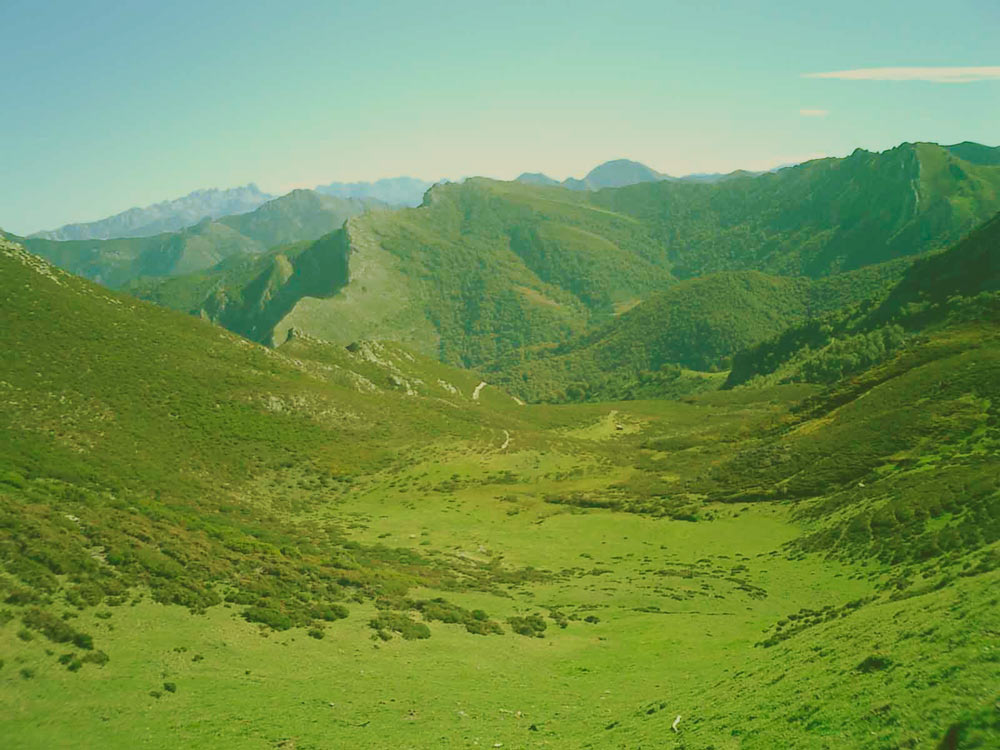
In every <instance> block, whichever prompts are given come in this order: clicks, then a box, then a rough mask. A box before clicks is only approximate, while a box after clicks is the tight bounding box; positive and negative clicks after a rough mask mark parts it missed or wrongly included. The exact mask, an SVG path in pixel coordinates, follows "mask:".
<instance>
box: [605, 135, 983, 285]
mask: <svg viewBox="0 0 1000 750" xmlns="http://www.w3.org/2000/svg"><path fill="white" fill-rule="evenodd" d="M594 202H595V203H597V204H599V205H602V206H604V207H606V208H608V209H610V210H613V211H618V212H620V213H625V214H628V215H631V216H634V217H635V218H637V219H638V220H640V221H642V222H643V224H644V225H646V226H648V227H651V229H652V231H653V232H654V236H655V237H656V239H657V241H658V242H659V244H660V245H661V247H662V248H663V251H664V253H665V254H666V256H667V258H668V259H669V261H670V263H671V264H672V270H673V272H674V274H675V275H677V276H681V277H690V276H700V275H703V274H706V273H710V272H713V271H720V270H739V269H753V270H758V271H763V272H767V273H776V274H782V275H806V276H810V277H814V278H815V277H819V276H824V275H827V274H830V273H834V272H838V271H845V270H851V269H856V268H860V267H862V266H866V265H870V264H873V263H881V262H884V261H887V260H891V259H893V258H897V257H902V256H907V255H914V254H917V253H921V252H925V251H928V250H934V249H941V248H944V247H947V246H949V245H951V244H952V243H954V242H955V241H957V240H958V239H960V238H961V237H962V236H963V235H964V234H966V233H967V232H969V231H971V230H972V229H973V228H974V227H975V226H977V225H978V224H980V223H981V222H983V221H985V220H986V219H988V218H989V217H990V216H992V215H993V214H994V213H996V211H997V210H998V209H1000V168H998V167H997V166H995V165H983V164H975V163H970V162H967V161H964V160H962V159H961V158H959V157H958V156H956V155H955V154H954V153H952V152H951V151H949V150H948V149H946V148H944V147H941V146H937V145H935V144H930V143H919V144H908V143H905V144H903V145H901V146H898V147H897V148H894V149H891V150H889V151H885V152H882V153H871V152H868V151H863V150H861V149H858V150H857V151H855V152H854V153H853V154H852V155H851V156H849V157H847V158H844V159H833V158H830V159H819V160H816V161H811V162H807V163H805V164H801V165H799V166H796V167H790V168H788V169H782V170H780V171H778V172H776V173H768V174H763V175H759V176H755V177H745V178H741V179H732V180H727V181H725V182H722V183H718V184H712V185H692V184H686V183H673V182H659V183H654V184H649V185H634V186H631V187H627V188H622V189H620V190H616V191H602V192H600V193H597V194H595V195H594ZM873 207H877V210H873Z"/></svg>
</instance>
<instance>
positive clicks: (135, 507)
mask: <svg viewBox="0 0 1000 750" xmlns="http://www.w3.org/2000/svg"><path fill="white" fill-rule="evenodd" d="M0 260H2V262H3V273H2V274H0V279H2V283H3V284H4V288H3V292H4V293H3V295H2V296H0V299H3V300H4V303H3V304H4V314H5V319H7V320H11V321H13V323H14V324H13V325H11V326H9V327H6V328H5V330H4V335H5V337H6V338H5V340H4V341H3V345H4V349H5V351H13V352H17V353H18V356H17V358H11V359H9V360H5V362H4V369H3V371H2V376H0V380H2V381H3V386H2V387H3V388H4V389H5V391H4V393H5V395H4V396H3V398H4V409H3V411H2V413H3V415H4V420H5V421H4V423H3V431H2V434H3V436H4V443H3V453H2V454H0V456H2V461H3V463H4V466H3V472H4V473H3V476H4V481H3V484H0V487H2V492H3V495H4V498H3V507H4V508H5V509H7V516H5V522H4V525H3V526H2V530H0V553H2V555H3V558H2V559H3V564H4V569H5V573H4V575H3V576H2V580H3V581H4V587H5V591H4V592H3V593H4V597H5V599H7V601H6V602H5V603H4V604H3V605H2V607H0V609H2V610H5V611H6V612H8V613H9V614H10V615H12V619H11V620H10V621H9V622H6V624H5V625H0V658H3V660H4V665H3V667H2V668H0V706H2V709H3V710H2V712H0V716H2V717H3V718H2V719H0V722H2V725H3V727H2V728H3V733H4V736H5V737H7V738H9V740H10V741H12V742H13V743H14V744H15V745H16V746H18V747H54V746H56V747H58V746H68V745H75V746H80V745H98V744H100V745H102V746H107V747H134V746H136V745H143V746H147V747H175V746H176V744H177V741H178V738H180V740H181V742H182V743H186V744H191V745H224V746H228V747H250V748H253V747H258V748H267V747H282V746H284V747H292V746H294V747H297V748H308V747H315V748H320V747H329V746H331V745H333V746H352V747H375V748H379V747H385V748H392V747H401V746H413V747H426V746H434V745H444V746H476V745H479V746H496V745H497V743H502V744H503V746H505V747H520V746H524V747H536V746H537V747H588V746H589V747H635V746H647V745H651V744H665V745H666V746H668V747H670V746H676V747H687V748H706V749H707V748H709V747H714V748H720V747H722V748H737V747H739V748H773V747H778V746H783V747H817V748H824V747H828V748H842V747H862V748H863V747H873V748H888V747H932V748H933V747H936V746H937V744H938V742H939V741H940V740H941V738H942V737H944V736H945V735H946V733H948V732H950V733H951V735H953V736H954V737H955V738H956V742H955V744H954V746H956V747H970V748H971V747H984V748H985V747H991V746H995V744H996V741H997V740H998V739H1000V727H997V726H996V718H995V713H996V712H995V709H994V707H993V703H994V702H995V701H996V700H997V697H998V696H997V695H996V692H995V691H996V682H995V676H996V673H997V654H998V653H1000V652H998V650H997V649H1000V642H998V640H997V632H1000V615H998V611H1000V610H998V607H997V600H996V597H995V594H994V591H995V589H996V584H997V572H996V569H995V566H996V560H997V539H996V536H995V533H996V523H997V518H998V512H997V506H996V496H997V493H996V480H995V476H996V472H995V471H994V470H993V469H995V468H996V450H997V439H998V438H997V418H996V404H997V403H1000V401H998V399H997V396H998V395H1000V394H996V393H995V390H996V387H997V383H1000V375H998V373H1000V371H998V369H997V368H998V367H1000V344H998V342H997V338H996V333H995V330H993V329H991V328H989V327H982V326H980V327H976V326H971V327H970V326H967V327H964V328H959V329H949V330H945V331H941V332H939V333H938V334H936V337H935V338H934V339H932V340H930V341H928V342H927V343H926V344H924V345H923V346H922V347H920V348H918V349H914V350H912V351H910V352H908V353H907V354H906V356H904V357H901V358H897V359H894V360H893V361H891V362H889V363H887V364H885V365H883V366H882V367H881V369H876V370H873V371H872V372H871V373H870V374H868V375H866V376H865V377H864V378H862V379H860V380H856V381H854V382H849V383H845V384H843V385H842V386H840V387H839V388H837V389H834V390H832V391H829V392H818V391H817V390H816V389H815V388H811V387H808V386H784V387H778V388H771V389H768V390H749V389H742V390H737V391H731V392H728V393H712V394H706V395H704V396H701V397H699V398H696V399H692V400H691V401H690V402H689V403H681V402H668V401H659V402H657V401H651V402H639V401H636V402H628V403H622V404H581V405H569V406H545V405H540V406H526V407H522V406H518V405H517V404H516V403H515V402H514V401H513V400H512V399H511V398H509V397H508V396H506V395H504V394H503V393H502V392H501V391H499V390H498V389H496V388H494V387H492V386H486V387H485V388H483V389H480V390H479V391H478V394H479V397H478V399H474V397H473V394H474V393H475V392H476V390H475V389H476V384H477V382H478V380H479V378H478V377H477V376H476V375H475V374H474V373H469V372H460V371H455V370H452V369H450V368H447V367H445V366H444V365H441V364H438V363H436V362H434V361H433V360H429V359H425V358H421V357H419V356H414V355H410V354H408V353H406V352H405V350H403V349H401V348H398V347H396V346H394V345H379V344H365V345H362V346H359V347H358V348H357V349H356V350H355V351H353V352H351V351H345V350H343V349H341V348H339V347H331V346H330V345H328V344H325V343H323V342H321V341H317V340H314V339H310V338H308V337H305V338H303V337H301V336H296V337H293V338H292V339H291V340H290V341H289V342H288V343H287V344H285V345H283V346H282V347H280V348H279V349H278V350H277V352H275V353H268V352H267V351H265V350H263V349H262V348H260V347H256V346H253V345H250V344H248V343H246V342H242V341H240V340H239V339H236V338H235V337H233V336H231V335H230V334H227V333H224V332H220V331H219V330H218V329H216V328H212V327H209V326H207V325H205V324H203V323H200V322H199V321H197V320H193V319H190V318H185V317H183V316H180V315H177V314H175V313H171V312H169V311H162V310H156V309H154V308H151V307H149V306H146V305H144V304H142V303H136V302H134V301H131V300H128V299H126V298H122V297H117V296H115V295H112V294H109V293H107V292H105V291H102V290H100V289H99V288H97V287H94V286H93V285H90V284H87V283H85V282H81V281H79V280H76V279H73V278H70V277H68V276H65V275H62V274H59V273H58V272H53V271H52V270H50V269H49V268H47V267H46V266H44V265H39V264H38V262H37V261H35V260H32V259H31V258H30V256H23V255H17V254H16V253H15V254H14V255H11V254H9V253H7V252H5V253H4V255H3V256H2V258H0ZM53 320H58V321H59V324H58V325H53V323H52V321H53ZM37 373H42V375H41V376H39V375H37ZM408 392H409V393H412V395H407V393H408ZM810 395H811V396H812V398H811V400H809V401H807V402H806V403H805V405H804V406H803V407H800V408H798V409H796V410H795V411H794V412H791V413H790V412H789V407H791V406H793V405H794V404H796V403H797V402H798V401H799V400H800V399H801V398H802V397H803V396H810ZM61 399H62V400H61ZM921 399H923V401H921ZM889 424H891V425H892V427H893V429H892V430H888V429H886V425H889ZM785 456H788V458H785ZM837 456H840V457H843V460H842V461H838V460H833V457H837ZM348 478H349V479H350V481H349V482H346V481H344V480H345V479H348ZM930 479H933V480H934V481H933V482H930V481H929V480H930ZM859 482H861V483H862V484H864V487H861V486H859V484H858V483H859ZM770 486H778V487H782V486H784V487H788V488H789V489H788V490H787V491H786V492H785V493H784V495H783V496H782V495H781V494H780V493H778V494H777V495H776V496H775V497H773V499H770V500H768V501H758V502H752V498H753V497H754V496H756V497H758V498H760V497H763V496H765V493H764V492H762V491H761V489H762V488H763V489H767V488H768V487H770ZM922 488H923V489H922ZM782 497H784V498H785V499H782ZM712 498H728V499H729V500H730V501H731V502H728V503H718V502H714V501H712ZM791 498H794V500H792V499H791ZM911 500H912V503H911V502H910V501H911ZM732 501H735V502H732ZM907 505H912V509H913V510H914V512H913V513H911V514H909V515H907V513H906V512H905V509H906V507H907ZM626 511H630V512H626ZM69 516H72V517H73V518H69ZM683 518H689V519H690V518H697V519H698V520H697V521H696V522H692V521H691V520H675V519H683ZM73 519H76V520H73ZM859 519H860V520H859ZM12 522H13V523H12ZM320 531H322V532H323V533H319V532H320ZM991 535H992V536H991ZM77 545H79V547H77ZM121 545H129V546H130V547H131V548H132V549H133V550H136V551H138V550H146V551H147V553H148V554H147V556H146V557H141V558H140V559H141V561H142V565H144V566H145V567H144V568H142V567H141V566H140V569H136V567H135V565H132V564H128V563H126V564H123V563H121V562H117V560H118V556H117V555H114V554H112V553H113V552H114V551H115V550H116V549H117V548H118V547H119V546H121ZM404 551H405V552H404ZM153 553H159V554H161V555H162V556H163V557H166V558H169V559H171V560H174V559H181V560H183V561H184V563H183V564H184V571H185V572H184V573H183V574H181V573H180V572H179V571H177V570H176V569H174V568H171V566H170V564H169V562H164V560H163V559H162V558H161V557H158V556H157V555H156V554H153ZM93 555H96V556H97V557H96V558H95V557H93ZM102 555H103V556H104V558H105V559H108V560H109V561H110V563H109V564H106V563H103V562H101V561H100V558H101V557H102ZM331 558H332V559H333V560H334V562H333V563H332V567H331V562H330V560H331ZM74 560H75V561H77V566H76V567H75V568H74V567H72V564H73V561H74ZM87 560H89V561H90V562H89V563H87V562H86V561H87ZM60 564H61V565H66V566H69V569H68V570H66V571H65V572H63V573H61V574H58V575H55V574H54V572H53V570H52V568H51V567H50V566H51V565H60ZM338 568H339V570H338ZM45 571H48V572H47V573H46V572H45ZM101 571H103V572H101ZM171 571H172V572H173V576H174V579H168V580H167V581H162V580H160V579H162V578H164V577H165V574H168V573H170V572H171ZM330 574H332V575H333V576H334V577H333V579H332V581H331V580H330V579H328V578H325V577H324V576H325V575H330ZM27 576H34V581H35V583H34V585H33V589H34V590H35V591H36V593H39V594H40V596H41V601H40V602H36V603H34V604H33V603H31V602H30V601H27V602H26V601H24V597H25V596H27V595H26V594H25V593H24V591H23V589H24V588H25V586H24V581H25V578H26V577H27ZM178 577H179V580H182V581H187V582H188V583H189V584H194V583H200V584H202V586H203V588H204V593H206V594H207V593H211V592H212V591H218V592H220V593H222V594H225V593H227V592H230V593H231V592H233V591H234V590H235V591H238V592H243V593H244V594H248V593H249V594H253V597H254V598H255V599H256V600H257V602H258V604H257V606H261V601H263V602H264V603H268V604H269V605H270V606H271V607H272V608H275V609H279V610H282V611H285V612H288V613H291V614H295V613H296V612H298V611H300V609H301V607H300V605H299V604H297V600H298V599H299V597H302V598H304V599H305V600H307V601H309V602H312V601H315V600H316V599H317V598H320V597H330V598H331V599H332V602H333V603H337V602H344V603H346V604H347V605H348V609H349V615H348V617H347V618H346V619H341V620H338V621H336V622H332V623H328V622H322V621H319V622H313V623H310V622H308V621H305V620H299V621H297V622H298V624H297V625H296V627H292V628H290V629H288V630H277V631H275V630H271V629H268V628H266V627H259V626H257V625H254V624H251V623H248V622H246V621H245V619H244V618H243V617H241V613H243V612H244V611H245V609H246V608H247V605H245V604H241V603H237V602H231V603H228V604H213V603H212V602H211V601H203V602H201V606H198V603H197V602H196V603H195V607H194V608H195V609H199V610H202V609H203V610H204V614H201V615H192V614H190V613H188V611H187V610H186V609H185V608H184V607H180V606H176V605H172V604H166V603H163V601H164V598H163V597H162V594H163V593H164V592H165V591H170V590H171V589H170V587H169V586H168V585H167V583H169V582H170V581H171V580H173V581H176V580H178ZM110 578H114V579H118V580H119V581H120V582H122V583H124V584H127V585H128V586H129V588H128V589H127V591H126V594H125V596H124V597H119V596H116V595H114V594H108V593H107V592H102V593H101V596H100V598H101V599H102V600H103V601H101V602H100V603H95V602H94V601H93V599H88V598H87V596H90V595H92V594H93V591H92V590H91V591H89V592H88V591H87V590H86V589H85V587H86V585H87V584H91V583H94V582H95V581H96V582H97V583H99V584H101V585H102V586H103V585H104V584H105V583H108V579H110ZM339 578H351V579H353V580H355V581H357V582H360V583H361V584H362V585H361V586H354V585H345V584H344V583H340V582H338V580H339ZM15 579H20V581H21V583H17V582H16V580H15ZM74 579H75V580H74ZM320 584H321V585H320ZM262 585H263V586H266V587H271V588H272V589H273V590H271V591H266V590H262V588H261V587H262ZM436 596H444V597H445V598H447V600H448V601H450V602H452V603H453V604H455V605H458V606H460V607H462V608H464V610H465V611H471V610H473V609H483V610H484V611H486V612H487V613H489V616H490V617H492V618H495V619H496V621H498V622H500V623H501V624H502V626H503V628H504V630H505V631H506V632H505V634H503V635H499V636H498V635H491V636H485V637H484V636H476V635H471V634H469V633H467V632H465V631H464V629H463V628H462V627H461V626H459V625H454V624H446V623H444V622H440V621H428V622H427V624H428V626H429V632H430V635H431V637H430V638H429V639H426V640H412V641H410V640H403V639H401V638H399V637H398V636H397V637H392V638H390V640H388V641H384V640H382V639H381V638H379V637H377V636H376V635H375V634H374V631H373V630H372V629H371V628H369V627H368V625H367V623H368V621H369V620H370V619H371V618H373V617H375V616H378V615H382V616H385V615H386V613H390V614H391V613H397V614H407V615H408V616H409V617H412V618H414V619H415V620H417V621H419V620H421V619H423V616H422V615H420V614H418V613H417V612H416V611H415V610H413V609H410V607H413V606H417V604H416V603H415V602H414V600H418V599H431V598H433V597H436ZM158 600H159V601H158ZM167 601H169V599H168V600H167ZM74 602H75V604H74ZM132 602H134V604H132ZM35 606H41V607H42V608H44V609H46V610H49V611H52V612H53V613H55V614H57V615H58V614H60V613H63V612H66V613H69V615H70V616H71V619H69V621H68V622H69V624H70V625H71V626H72V627H73V628H75V629H76V630H78V631H79V632H85V633H87V634H90V635H92V636H93V639H94V646H95V649H97V650H102V651H104V652H106V653H107V654H108V655H109V656H110V661H108V662H107V664H105V665H104V666H103V667H101V666H97V665H96V664H91V663H84V664H83V665H82V668H81V669H79V670H78V671H70V670H68V669H67V668H66V666H65V665H61V664H60V663H59V661H58V659H57V657H58V656H59V655H60V654H62V653H69V654H71V657H70V661H69V664H68V665H69V666H72V664H73V663H74V662H73V661H72V659H74V658H78V657H80V656H83V655H85V654H87V653H90V652H89V651H88V650H86V649H81V648H78V647H75V646H73V645H70V644H64V643H52V642H50V641H49V640H47V639H46V638H45V637H44V636H43V635H42V634H41V633H40V632H39V631H37V630H31V629H25V628H24V625H23V621H24V619H25V616H26V615H27V614H28V613H29V612H30V610H31V609H32V608H33V607H35ZM533 613H538V614H539V615H540V616H541V618H542V620H543V621H544V622H546V623H547V628H546V630H545V631H544V635H545V637H544V638H529V637H524V636H521V635H516V634H514V633H513V632H512V630H511V628H512V626H511V625H510V623H509V622H507V619H508V618H510V617H523V616H526V615H530V614H533ZM588 617H590V618H591V621H588V620H587V619H586V618H588ZM3 619H6V616H5V617H4V618H3ZM594 620H596V621H594ZM563 623H564V624H565V627H561V624H563ZM317 625H318V626H321V630H322V631H323V633H324V635H325V637H323V638H320V639H316V638H310V637H308V636H307V630H308V629H309V628H310V627H316V626H317ZM19 632H23V633H24V634H25V635H27V636H28V637H29V638H30V640H24V639H22V638H21V637H19V636H18V633H19ZM387 635H388V634H387ZM74 655H75V656H74ZM165 683H170V684H171V685H172V686H173V687H174V688H175V690H174V691H171V690H169V689H167V688H166V687H165ZM154 693H155V694H156V695H154ZM677 715H680V716H681V722H680V724H679V732H678V733H674V732H672V731H671V730H670V726H671V724H672V722H673V721H674V717H675V716H677ZM977 742H978V743H979V744H976V743H977ZM946 746H947V745H946Z"/></svg>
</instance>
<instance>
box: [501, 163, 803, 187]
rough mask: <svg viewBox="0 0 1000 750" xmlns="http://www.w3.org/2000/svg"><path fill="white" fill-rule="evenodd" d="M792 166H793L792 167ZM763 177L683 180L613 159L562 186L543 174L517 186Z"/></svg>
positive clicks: (707, 177)
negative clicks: (581, 177)
mask: <svg viewBox="0 0 1000 750" xmlns="http://www.w3.org/2000/svg"><path fill="white" fill-rule="evenodd" d="M790 166H792V165H790ZM758 174H762V173H761V172H747V171H746V170H736V171H735V172H729V173H725V174H722V173H699V174H690V175H685V176H683V177H671V176H670V175H668V174H663V173H662V172H657V171H656V170H655V169H652V168H651V167H647V166H646V165H645V164H641V163H639V162H637V161H631V160H629V159H613V160H612V161H606V162H604V163H603V164H599V165H597V166H596V167H594V168H593V169H592V170H590V171H589V172H588V173H587V174H586V176H584V177H583V179H577V178H575V177H567V178H566V179H565V180H563V181H562V182H559V181H558V180H555V179H553V178H551V177H549V176H548V175H545V174H542V173H541V172H524V173H523V174H521V175H519V176H518V177H517V179H516V182H522V183H524V184H526V185H543V186H548V187H553V186H561V187H564V188H568V189H569V190H602V189H604V188H616V187H625V186H627V185H637V184H639V183H642V182H661V181H667V182H706V183H712V182H721V181H722V180H727V179H732V178H734V177H743V176H753V175H758Z"/></svg>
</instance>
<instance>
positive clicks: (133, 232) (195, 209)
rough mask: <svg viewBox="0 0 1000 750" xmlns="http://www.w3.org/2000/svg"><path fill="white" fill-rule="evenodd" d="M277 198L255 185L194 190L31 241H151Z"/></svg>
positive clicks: (31, 236)
mask: <svg viewBox="0 0 1000 750" xmlns="http://www.w3.org/2000/svg"><path fill="white" fill-rule="evenodd" d="M274 198H275V196H273V195H270V194H268V193H264V192H261V190H260V189H259V188H258V187H257V186H256V185H255V184H254V183H252V182H251V183H249V184H247V185H244V186H242V187H235V188H229V189H226V190H220V189H218V188H210V189H207V190H195V191H194V192H191V193H188V194H187V195H185V196H183V197H181V198H175V199H173V200H165V201H161V202H159V203H153V204H152V205H149V206H145V207H144V208H130V209H128V210H127V211H122V212H121V213H118V214H115V215H114V216H109V217H108V218H106V219H101V220H99V221H92V222H87V223H82V224H66V225H64V226H61V227H59V228H58V229H53V230H48V231H41V232H35V233H34V234H31V235H29V238H39V239H47V240H60V241H67V240H104V239H114V238H119V237H150V236H153V235H156V234H162V233H164V232H174V231H178V230H181V229H184V228H186V227H189V226H192V225H194V224H197V223H199V222H200V221H202V220H204V219H205V218H209V219H217V218H219V217H220V216H228V215H231V214H241V213H246V212H248V211H253V210H254V209H255V208H257V207H258V206H260V205H261V204H263V203H266V202H267V201H270V200H273V199H274Z"/></svg>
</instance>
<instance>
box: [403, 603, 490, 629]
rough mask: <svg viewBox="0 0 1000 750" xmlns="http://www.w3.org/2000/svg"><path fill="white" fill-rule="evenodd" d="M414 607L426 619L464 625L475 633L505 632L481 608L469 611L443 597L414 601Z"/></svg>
mask: <svg viewBox="0 0 1000 750" xmlns="http://www.w3.org/2000/svg"><path fill="white" fill-rule="evenodd" d="M413 608H414V609H416V610H417V611H419V612H420V613H421V614H422V615H423V616H424V619H425V620H430V621H434V620H437V621H438V622H446V623H451V624H454V625H464V626H465V629H466V630H467V631H468V632H470V633H472V634H474V635H491V634H495V635H502V634H503V628H502V627H500V623H498V622H496V621H495V620H491V619H490V617H489V615H487V614H486V612H484V611H483V610H481V609H474V610H472V611H469V610H467V609H465V608H464V607H459V606H458V605H457V604H452V603H451V602H448V601H445V600H444V599H441V598H437V599H432V600H430V601H416V602H413Z"/></svg>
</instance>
